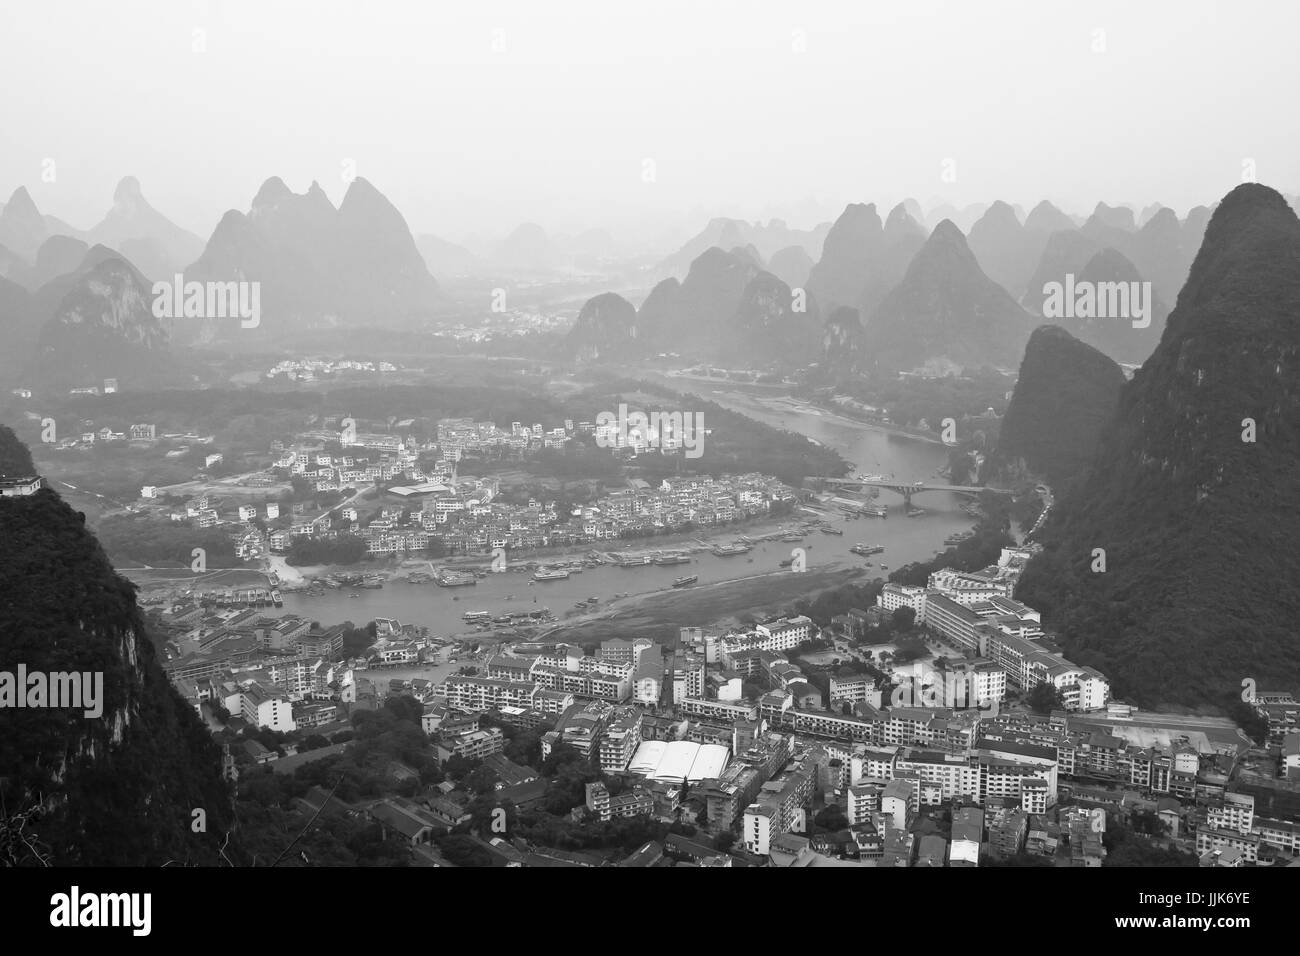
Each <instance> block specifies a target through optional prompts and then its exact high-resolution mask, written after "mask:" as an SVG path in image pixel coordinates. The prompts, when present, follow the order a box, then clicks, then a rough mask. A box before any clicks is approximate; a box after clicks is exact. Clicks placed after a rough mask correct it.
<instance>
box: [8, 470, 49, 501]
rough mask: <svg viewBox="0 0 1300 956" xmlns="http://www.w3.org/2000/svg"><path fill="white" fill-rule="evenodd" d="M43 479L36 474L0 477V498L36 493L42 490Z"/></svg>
mask: <svg viewBox="0 0 1300 956" xmlns="http://www.w3.org/2000/svg"><path fill="white" fill-rule="evenodd" d="M41 485H42V481H41V479H40V478H39V477H37V476H36V475H31V476H27V477H19V478H14V477H0V498H17V497H23V496H26V495H34V494H36V492H38V491H40V490H41Z"/></svg>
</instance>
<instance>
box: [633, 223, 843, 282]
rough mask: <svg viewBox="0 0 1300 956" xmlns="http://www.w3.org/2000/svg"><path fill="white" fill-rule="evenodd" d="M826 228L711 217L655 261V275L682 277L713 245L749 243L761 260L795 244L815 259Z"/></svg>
mask: <svg viewBox="0 0 1300 956" xmlns="http://www.w3.org/2000/svg"><path fill="white" fill-rule="evenodd" d="M830 229H831V224H830V223H822V224H820V225H818V226H817V227H816V228H814V229H810V230H803V229H791V228H790V227H789V226H787V225H786V224H785V222H784V221H783V220H780V219H773V220H771V221H770V222H768V223H766V224H763V223H759V222H755V223H749V222H745V221H744V220H743V219H727V218H725V217H719V218H717V219H711V220H709V224H708V225H707V226H705V227H704V229H703V230H702V231H701V232H700V233H698V234H697V235H695V236H693V237H692V238H691V239H690V240H689V241H687V242H686V244H685V245H683V246H682V247H681V248H680V249H678V250H677V251H676V252H674V253H673V254H672V255H670V256H668V257H667V258H666V259H664V260H663V261H662V262H661V263H660V264H659V274H660V275H667V276H675V277H677V278H679V279H682V278H685V277H686V274H687V272H688V271H689V270H690V268H691V265H692V264H693V263H694V262H695V260H696V259H698V258H699V257H700V256H701V255H702V254H703V253H704V252H705V251H706V250H708V249H711V248H714V247H716V248H719V249H734V248H736V247H737V246H742V247H743V246H749V245H752V246H753V247H754V248H755V249H757V250H758V253H759V255H760V256H762V257H763V258H764V259H771V258H772V257H773V256H775V255H776V254H777V253H778V252H780V251H781V250H783V249H789V248H790V247H791V246H797V247H799V248H801V249H803V251H804V252H805V253H807V255H808V258H809V259H812V260H814V261H816V260H817V259H819V258H820V257H821V255H822V243H823V242H825V240H826V236H827V235H828V234H829V232H830Z"/></svg>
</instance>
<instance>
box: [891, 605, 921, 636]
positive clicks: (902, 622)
mask: <svg viewBox="0 0 1300 956" xmlns="http://www.w3.org/2000/svg"><path fill="white" fill-rule="evenodd" d="M890 620H891V621H892V622H893V625H894V627H895V628H896V629H897V630H900V631H905V630H908V629H910V628H911V627H913V626H914V625H915V624H916V609H915V608H911V607H899V608H895V609H894V613H893V614H892V615H891V617H890Z"/></svg>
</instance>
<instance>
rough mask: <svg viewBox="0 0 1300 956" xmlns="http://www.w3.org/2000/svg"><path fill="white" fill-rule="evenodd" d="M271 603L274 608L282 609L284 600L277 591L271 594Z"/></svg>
mask: <svg viewBox="0 0 1300 956" xmlns="http://www.w3.org/2000/svg"><path fill="white" fill-rule="evenodd" d="M271 603H272V604H274V605H275V606H276V607H284V598H282V597H281V596H280V591H279V589H276V590H274V591H272V592H271Z"/></svg>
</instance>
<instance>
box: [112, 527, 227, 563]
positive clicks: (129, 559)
mask: <svg viewBox="0 0 1300 956" xmlns="http://www.w3.org/2000/svg"><path fill="white" fill-rule="evenodd" d="M96 534H97V535H98V537H99V540H100V543H101V544H102V545H103V546H104V550H105V551H107V552H108V555H109V557H110V558H111V559H112V560H113V563H114V564H116V565H118V566H123V567H125V566H130V565H133V564H147V565H149V566H150V567H162V568H169V567H176V568H188V567H190V566H191V562H192V561H193V554H192V552H193V550H194V549H195V548H202V549H203V550H204V551H205V552H206V558H205V560H206V562H207V566H208V568H209V569H213V568H238V567H243V562H242V561H240V560H239V558H238V557H236V555H235V544H234V542H233V541H231V540H230V538H229V537H228V536H227V535H226V534H225V533H224V532H222V531H218V530H217V529H215V528H192V527H190V526H189V525H188V524H178V523H176V522H174V521H169V520H166V519H158V518H149V517H146V516H145V515H138V514H116V515H109V516H108V517H106V518H104V519H103V520H102V521H101V522H100V523H99V527H98V528H97V529H96Z"/></svg>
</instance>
